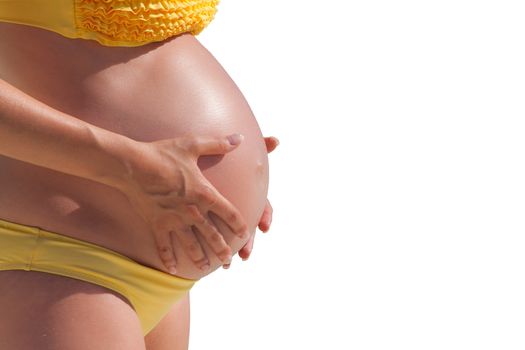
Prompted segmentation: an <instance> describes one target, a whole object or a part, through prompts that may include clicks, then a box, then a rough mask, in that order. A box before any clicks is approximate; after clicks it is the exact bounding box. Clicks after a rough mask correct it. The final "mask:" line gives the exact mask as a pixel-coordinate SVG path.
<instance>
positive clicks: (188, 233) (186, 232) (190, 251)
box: [175, 226, 210, 271]
mask: <svg viewBox="0 0 525 350" xmlns="http://www.w3.org/2000/svg"><path fill="white" fill-rule="evenodd" d="M175 232H176V234H177V238H178V239H179V241H180V242H181V244H182V246H183V248H184V252H185V253H186V255H187V256H188V257H189V258H190V259H191V260H192V261H193V263H194V264H195V266H197V267H198V268H199V269H201V270H203V271H205V270H207V269H209V268H210V262H209V260H208V257H207V256H206V253H204V250H203V249H202V246H201V244H200V242H199V241H198V239H197V237H196V235H195V233H194V232H193V230H192V229H191V226H185V227H183V228H182V229H180V230H177V231H175Z"/></svg>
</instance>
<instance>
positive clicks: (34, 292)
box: [0, 270, 145, 350]
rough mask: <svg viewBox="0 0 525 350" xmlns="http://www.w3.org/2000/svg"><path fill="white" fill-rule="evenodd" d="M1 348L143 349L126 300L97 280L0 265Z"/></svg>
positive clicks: (27, 349)
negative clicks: (86, 280) (1, 267)
mask: <svg viewBox="0 0 525 350" xmlns="http://www.w3.org/2000/svg"><path fill="white" fill-rule="evenodd" d="M0 310H1V312H0V349H2V350H30V349H31V350H34V349H39V350H48V349H49V350H51V349H53V350H66V349H67V350H88V349H89V350H91V349H112V350H120V349H122V350H124V349H126V350H144V349H145V344H144V337H143V336H142V331H141V328H140V322H139V319H138V317H137V315H136V313H135V311H134V310H133V308H132V307H131V306H130V304H129V303H128V301H127V300H126V299H125V298H124V297H123V296H121V295H120V294H118V293H116V292H114V291H112V290H109V289H107V288H104V287H102V286H99V285H96V284H92V283H88V282H84V281H81V280H77V279H74V278H68V277H64V276H60V275H55V274H48V273H43V272H38V271H23V270H10V271H0Z"/></svg>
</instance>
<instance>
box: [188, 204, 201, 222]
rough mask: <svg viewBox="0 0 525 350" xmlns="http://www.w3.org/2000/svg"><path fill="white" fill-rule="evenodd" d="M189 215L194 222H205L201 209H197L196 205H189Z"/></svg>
mask: <svg viewBox="0 0 525 350" xmlns="http://www.w3.org/2000/svg"><path fill="white" fill-rule="evenodd" d="M188 214H189V216H190V217H191V218H192V219H193V220H196V221H199V222H202V221H203V220H204V218H203V217H202V214H201V212H200V210H199V208H197V206H195V205H194V204H190V205H188Z"/></svg>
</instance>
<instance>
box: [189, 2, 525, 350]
mask: <svg viewBox="0 0 525 350" xmlns="http://www.w3.org/2000/svg"><path fill="white" fill-rule="evenodd" d="M522 4H523V2H522V1H505V0H498V1H495V0H494V1H483V0H477V1H465V0H440V1H421V0H418V1H415V0H414V1H406V0H399V1H386V0H383V1H373V0H371V1H342V0H341V1H334V0H325V1H315V2H314V1H308V0H285V1H284V0H265V1H238V0H222V2H221V3H220V4H219V7H218V12H217V14H216V17H215V20H214V21H213V22H212V23H211V24H210V25H209V26H208V28H207V29H206V30H205V31H203V32H202V33H201V34H200V35H199V36H198V37H197V38H198V39H199V40H200V41H201V43H203V44H204V45H205V46H206V47H207V48H208V50H210V52H212V54H213V55H214V56H215V57H216V58H217V59H218V60H219V62H221V64H222V65H223V66H224V68H225V69H226V71H227V72H228V73H229V74H230V76H231V77H232V78H233V79H234V81H235V82H236V83H237V85H238V86H239V88H240V89H241V91H242V92H243V93H244V95H245V97H246V99H247V100H248V102H249V104H250V106H251V107H252V110H253V111H254V113H255V115H256V117H257V120H258V122H259V124H260V127H261V130H262V132H263V134H264V135H266V136H269V135H274V136H277V137H278V138H279V139H280V141H281V144H280V145H279V147H278V148H277V149H276V150H275V152H274V153H272V154H270V155H269V158H270V189H269V198H270V201H271V203H272V205H273V207H274V219H273V223H272V226H271V229H270V232H268V233H267V234H261V233H258V236H257V239H256V244H255V248H254V252H253V254H252V257H251V258H250V260H249V261H247V262H242V261H241V260H240V259H239V258H238V257H236V258H235V259H234V261H233V264H232V267H231V269H230V270H228V271H223V270H220V271H218V272H216V273H214V274H212V275H210V276H209V277H206V278H205V279H203V280H201V281H200V282H199V283H198V284H197V285H196V286H195V287H194V289H193V290H192V325H191V339H190V341H191V343H190V349H192V350H201V349H202V350H204V349H229V350H240V349H243V350H245V349H250V350H258V349H261V350H262V349H264V350H267V349H278V350H280V349H283V350H284V349H352V350H361V349H363V350H364V349H403V350H407V349H418V350H421V349H424V350H427V349H447V350H451V349H461V350H465V349H476V350H478V349H498V350H500V349H505V350H511V349H525V283H524V279H525V238H524V235H525V165H524V164H525V122H524V118H525V20H524V18H525V7H524V6H525V5H522Z"/></svg>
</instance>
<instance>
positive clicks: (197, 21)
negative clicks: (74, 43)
mask: <svg viewBox="0 0 525 350" xmlns="http://www.w3.org/2000/svg"><path fill="white" fill-rule="evenodd" d="M73 1H74V11H75V13H74V17H75V25H76V31H77V36H78V37H79V38H84V39H94V40H96V41H98V42H99V43H100V44H102V45H106V46H140V45H144V44H147V43H150V42H153V41H162V40H165V39H167V38H169V37H171V36H174V35H178V34H181V33H186V32H190V33H192V34H193V35H198V34H199V33H200V32H202V30H203V29H204V28H206V26H207V25H208V24H209V23H210V22H211V21H212V20H213V18H214V16H215V14H216V12H217V5H218V3H219V0H73Z"/></svg>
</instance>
